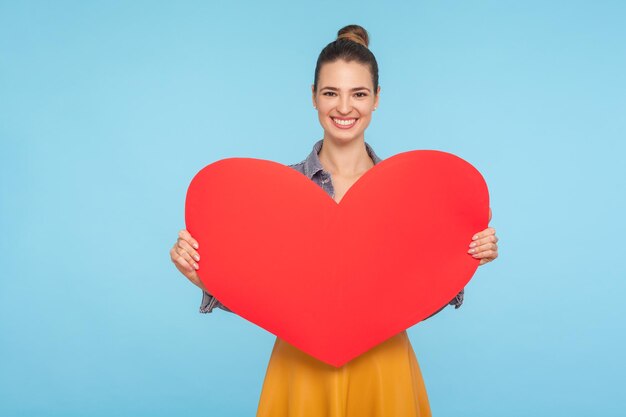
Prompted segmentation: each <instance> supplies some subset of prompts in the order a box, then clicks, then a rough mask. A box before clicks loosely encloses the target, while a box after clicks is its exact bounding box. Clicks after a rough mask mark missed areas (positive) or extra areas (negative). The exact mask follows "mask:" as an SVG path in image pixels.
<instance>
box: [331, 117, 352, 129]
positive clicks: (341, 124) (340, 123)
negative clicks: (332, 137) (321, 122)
mask: <svg viewBox="0 0 626 417" xmlns="http://www.w3.org/2000/svg"><path fill="white" fill-rule="evenodd" d="M331 119H332V121H333V123H334V124H335V126H337V127H338V128H339V129H350V128H351V127H352V126H354V125H355V124H356V121H357V120H358V118H356V117H351V118H348V119H339V118H336V117H331Z"/></svg>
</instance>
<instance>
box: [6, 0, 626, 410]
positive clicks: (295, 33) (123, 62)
mask: <svg viewBox="0 0 626 417" xmlns="http://www.w3.org/2000/svg"><path fill="white" fill-rule="evenodd" d="M171 3H172V4H168V2H162V3H159V2H153V1H150V2H148V1H144V2H141V1H135V2H122V1H120V2H113V1H111V2H101V3H97V2H91V3H88V2H80V1H75V2H68V1H65V2H61V1H58V2H31V1H22V2H9V1H2V2H0V140H1V148H0V185H1V190H0V210H1V215H0V228H1V233H0V259H1V265H0V266H1V269H0V415H3V416H107V415H122V416H208V415H211V416H217V415H220V416H252V415H254V412H255V410H256V406H257V402H258V398H259V394H260V389H261V386H262V382H263V378H264V373H265V369H266V366H267V360H268V359H269V356H270V353H271V348H272V345H273V342H274V336H273V335H271V334H270V333H268V332H266V331H265V330H263V329H261V328H258V327H256V326H254V325H252V324H250V323H248V322H247V321H245V320H244V319H241V318H240V317H238V316H235V315H232V314H229V313H227V312H224V311H222V310H215V311H214V312H213V313H211V314H208V315H203V314H200V313H199V312H198V307H199V304H200V298H201V291H200V290H199V289H198V288H196V287H195V286H193V285H192V284H190V283H189V282H188V281H187V280H186V279H185V278H184V277H183V276H182V275H181V274H180V273H179V272H178V271H177V270H176V269H175V267H174V266H173V264H172V263H171V261H170V258H169V254H168V252H169V249H170V248H171V246H172V245H173V244H174V241H175V239H176V235H177V233H178V230H180V229H181V228H183V227H184V217H183V214H184V198H185V192H186V187H187V185H188V183H189V181H190V180H191V178H192V177H193V175H195V173H196V172H197V171H198V170H199V169H201V168H202V167H204V166H205V165H207V164H209V163H211V162H214V161H216V160H218V159H221V158H226V157H231V156H244V157H255V158H263V159H271V160H275V161H278V162H281V163H285V164H287V163H294V162H299V161H301V160H302V159H304V158H305V157H306V155H307V154H308V153H309V152H310V150H311V147H312V146H313V143H314V142H315V141H316V140H318V139H320V138H321V137H322V129H321V127H320V125H319V123H318V121H317V116H316V113H315V110H314V109H313V108H312V104H311V99H310V85H311V84H312V82H313V70H314V67H315V62H316V59H317V56H318V54H319V52H320V51H321V49H322V48H323V47H324V46H325V45H326V44H327V43H328V42H330V41H332V40H334V38H335V36H336V31H337V30H338V29H339V28H341V27H342V26H344V25H346V24H351V23H357V24H360V25H363V26H364V27H365V28H366V29H367V30H368V31H369V32H370V35H371V44H370V48H371V49H372V51H373V52H374V53H375V55H376V57H377V59H378V62H379V65H380V84H381V87H382V91H381V98H380V106H379V108H378V110H377V112H376V113H375V114H374V118H373V121H372V124H371V125H370V127H369V129H368V130H367V131H366V136H365V138H366V141H368V143H370V144H371V145H372V146H373V147H374V149H375V151H376V152H377V153H378V154H379V155H380V156H381V157H383V158H387V157H389V156H391V155H394V154H396V153H398V152H402V151H406V150H410V149H440V150H445V151H448V152H452V153H455V154H457V155H459V156H461V157H463V158H464V159H466V160H468V161H470V162H471V163H472V164H474V165H475V166H476V167H477V168H478V169H479V170H480V171H481V172H482V173H483V175H484V177H485V179H486V180H487V182H488V184H489V187H490V192H491V206H492V209H493V220H492V222H491V225H492V226H494V227H495V228H496V229H497V231H498V236H499V237H500V242H499V251H500V257H499V258H498V260H497V261H496V262H494V263H491V264H487V265H486V266H484V267H480V269H479V270H478V273H477V274H476V276H475V277H474V279H473V280H472V281H471V282H470V284H469V285H468V287H467V289H466V300H465V304H464V305H463V307H462V308H461V309H459V310H454V309H453V308H448V309H446V310H444V311H443V312H441V313H440V314H439V315H437V316H436V317H433V318H432V319H430V320H428V321H427V322H425V323H422V324H420V325H417V326H414V327H412V328H411V329H410V330H409V334H410V337H411V341H412V343H413V346H414V348H415V351H416V354H417V357H418V360H419V361H420V365H421V367H422V371H423V374H424V378H425V381H426V385H427V388H428V392H429V398H430V402H431V407H432V410H433V413H434V415H436V416H438V417H443V416H509V417H513V416H528V415H536V416H569V417H572V416H590V415H598V416H617V415H622V414H620V413H623V410H624V407H625V406H626V404H625V403H624V400H622V399H619V398H618V395H620V394H623V390H624V384H623V379H622V378H623V375H624V372H625V371H626V366H625V360H624V356H623V345H624V342H625V337H624V330H625V329H624V319H623V316H624V313H625V312H626V309H625V307H624V294H625V293H626V286H625V284H624V278H626V273H625V272H626V268H625V266H624V261H623V260H624V257H625V256H626V255H625V254H624V250H625V249H626V245H624V236H625V232H626V222H625V221H624V217H623V215H624V212H625V209H626V197H625V196H626V193H625V191H626V187H625V185H626V184H625V182H626V170H625V168H624V166H623V161H622V159H623V155H624V152H625V151H626V145H625V144H624V140H625V139H626V135H625V132H626V82H625V76H624V74H626V25H625V24H624V22H625V21H626V6H625V3H624V2H619V1H614V2H610V1H599V2H581V1H558V2H557V1H553V2H546V1H528V2H508V1H480V2H477V1H472V2H470V1H458V2H450V1H442V2H423V1H419V2H406V3H405V2H385V4H383V2H364V1H362V0H361V1H344V2H336V1H316V2H307V3H302V4H300V5H294V4H293V2H289V1H284V2H278V1H274V2H269V3H267V2H252V1H251V2H248V3H236V2H230V3H229V5H222V4H219V5H218V3H217V2H201V1H198V2H189V1H187V2H176V4H173V3H174V2H171ZM416 238H420V239H424V238H426V239H427V238H428V237H427V236H426V237H424V236H422V237H416ZM381 314H382V313H381Z"/></svg>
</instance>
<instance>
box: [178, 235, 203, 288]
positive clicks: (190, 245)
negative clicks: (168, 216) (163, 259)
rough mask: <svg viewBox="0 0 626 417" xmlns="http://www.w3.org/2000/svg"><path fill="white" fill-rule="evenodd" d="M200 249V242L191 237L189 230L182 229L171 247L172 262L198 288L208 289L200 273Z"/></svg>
mask: <svg viewBox="0 0 626 417" xmlns="http://www.w3.org/2000/svg"><path fill="white" fill-rule="evenodd" d="M196 249H198V242H197V241H196V240H195V239H194V238H193V237H191V235H190V234H189V232H188V231H187V230H185V229H182V230H181V231H180V232H178V239H177V240H176V243H174V246H173V247H172V249H170V257H171V258H172V262H174V265H176V268H177V269H178V270H179V271H180V272H181V273H182V274H183V275H184V276H186V277H187V279H188V280H189V281H191V282H192V283H193V284H194V285H196V286H197V287H198V288H200V289H202V290H203V291H206V289H205V288H204V285H203V284H202V281H200V277H198V273H197V272H196V271H197V270H198V269H200V266H199V264H198V262H200V255H199V254H198V252H196Z"/></svg>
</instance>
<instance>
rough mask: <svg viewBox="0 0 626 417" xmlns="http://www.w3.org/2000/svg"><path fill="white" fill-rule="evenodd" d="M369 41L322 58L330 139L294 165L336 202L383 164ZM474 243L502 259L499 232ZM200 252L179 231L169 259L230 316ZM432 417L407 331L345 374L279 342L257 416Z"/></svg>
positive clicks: (354, 39)
mask: <svg viewBox="0 0 626 417" xmlns="http://www.w3.org/2000/svg"><path fill="white" fill-rule="evenodd" d="M368 41H369V39H368V35H367V32H366V31H365V29H363V28H362V27H361V26H358V25H349V26H346V27H344V28H342V29H341V30H339V32H338V37H337V39H336V40H335V41H333V42H331V43H329V44H328V45H327V46H326V47H325V48H324V49H323V50H322V52H321V53H320V56H319V58H318V60H317V66H316V68H315V78H314V84H313V86H312V95H313V107H314V108H316V109H317V114H318V118H319V121H320V124H321V125H322V128H323V129H324V137H323V139H321V140H319V141H317V142H316V143H315V145H314V146H313V150H312V151H311V153H310V154H309V155H308V156H307V158H306V159H305V160H303V161H302V162H300V163H297V164H293V165H290V167H292V168H294V169H296V170H298V171H300V172H301V173H302V174H304V175H306V176H307V177H308V178H309V179H311V180H312V181H314V182H315V183H316V184H317V185H319V186H320V187H322V188H323V189H324V190H325V191H326V192H327V193H328V194H329V195H330V196H331V197H332V198H333V199H334V200H335V201H336V202H337V203H339V202H340V201H341V199H342V198H343V196H344V195H345V193H346V191H348V189H349V188H350V187H351V186H352V185H353V184H354V183H355V182H356V181H357V180H358V179H359V177H360V176H361V175H363V174H364V173H365V172H366V171H367V170H368V169H370V168H372V167H373V166H374V165H375V164H377V163H378V162H380V161H381V159H380V158H379V157H378V156H377V155H376V154H375V153H374V150H373V149H372V147H371V146H370V145H369V144H368V143H366V142H365V137H364V133H365V129H366V128H367V126H368V125H369V123H370V120H371V118H372V112H373V111H375V110H376V107H377V106H378V101H379V93H380V87H379V86H378V65H377V63H376V59H375V58H374V55H373V54H372V52H371V51H370V50H369V49H368ZM490 216H491V213H490ZM363 227H367V225H363ZM468 241H469V247H468V256H474V257H475V258H479V259H480V262H479V264H480V265H483V264H485V263H487V262H489V261H492V260H494V259H495V258H496V257H497V256H498V247H497V241H498V238H497V237H496V235H495V229H493V228H491V227H489V228H487V229H485V230H483V231H480V232H478V233H477V234H476V235H475V236H473V237H472V236H468ZM196 249H198V242H197V241H196V240H195V239H193V237H192V236H191V235H190V234H189V233H188V232H187V231H186V230H181V231H180V233H179V237H178V240H177V242H176V243H175V244H174V247H173V248H172V249H171V251H170V256H171V259H172V261H173V262H174V264H175V265H176V267H177V268H178V270H179V271H180V272H182V273H183V274H184V275H185V276H186V277H187V278H188V279H189V280H190V281H191V282H193V283H194V284H195V285H197V286H198V287H200V288H201V289H202V290H203V299H202V305H201V307H200V311H201V312H203V313H209V312H211V310H212V309H213V308H215V307H220V308H222V309H223V310H226V311H230V310H229V309H228V308H227V307H226V306H224V305H223V304H221V303H220V302H219V300H217V299H216V298H215V297H213V296H212V295H211V294H209V293H208V292H207V291H206V289H205V288H204V287H203V285H202V282H201V281H200V279H199V278H198V275H197V272H196V271H197V269H199V265H198V262H200V258H199V256H198V253H197V251H196ZM336 255H337V256H338V255H339V254H332V253H329V254H327V256H336ZM363 262H367V260H366V259H364V260H363ZM462 302H463V291H461V292H460V293H459V294H458V295H457V296H456V297H455V298H454V299H453V300H452V301H450V303H449V304H451V305H454V306H455V307H456V308H458V307H460V305H461V304H462ZM443 307H445V306H443ZM443 307H442V309H443ZM373 308H375V306H374V307H373ZM439 311H441V310H439ZM381 313H383V314H384V312H381ZM430 415H431V412H430V407H429V403H428V397H427V395H426V388H425V386H424V381H423V379H422V375H421V372H420V368H419V365H418V362H417V358H416V357H415V353H414V351H413V348H412V346H411V343H410V341H409V338H408V336H407V333H406V331H402V332H400V333H399V334H397V335H395V336H393V337H391V338H389V339H388V340H386V341H384V342H383V343H381V344H379V345H378V346H376V347H374V348H372V349H370V350H369V351H367V352H365V353H364V354H362V355H360V356H359V357H357V358H355V359H353V360H351V361H350V362H348V363H347V364H345V365H344V366H342V367H340V368H335V367H333V366H330V365H327V364H325V363H323V362H321V361H319V360H317V359H315V358H313V357H312V356H310V355H308V354H306V353H304V352H302V351H301V350H299V349H297V348H296V347H294V346H292V345H290V344H289V343H287V342H285V341H284V340H282V339H280V338H276V341H275V344H274V348H273V351H272V356H271V358H270V360H269V364H268V367H267V372H266V375H265V380H264V382H263V388H262V392H261V397H260V400H259V406H258V411H257V417H269V416H271V417H305V416H315V417H366V416H372V417H388V416H394V417H400V416H402V417H412V416H422V417H423V416H430Z"/></svg>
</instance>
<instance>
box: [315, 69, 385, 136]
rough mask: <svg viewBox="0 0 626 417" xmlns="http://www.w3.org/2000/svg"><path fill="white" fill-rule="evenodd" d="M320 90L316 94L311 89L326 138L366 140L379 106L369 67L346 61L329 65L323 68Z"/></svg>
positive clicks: (318, 84)
mask: <svg viewBox="0 0 626 417" xmlns="http://www.w3.org/2000/svg"><path fill="white" fill-rule="evenodd" d="M317 88H318V89H317V93H316V92H315V90H314V89H313V88H312V90H313V105H314V106H316V107H317V114H318V117H319V120H320V124H321V125H322V127H323V128H324V139H326V138H328V139H334V140H337V141H340V142H347V141H351V140H355V139H364V132H365V129H366V128H367V126H368V125H369V123H370V120H371V118H372V111H373V110H374V108H375V107H377V106H378V94H374V91H373V89H374V85H373V83H372V75H371V74H370V71H369V68H368V66H367V65H364V64H361V63H358V62H356V61H352V62H346V61H343V60H339V61H335V62H330V63H326V64H324V65H323V66H322V68H321V69H320V73H319V78H318V81H317ZM378 92H380V86H379V87H378Z"/></svg>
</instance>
